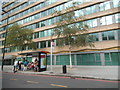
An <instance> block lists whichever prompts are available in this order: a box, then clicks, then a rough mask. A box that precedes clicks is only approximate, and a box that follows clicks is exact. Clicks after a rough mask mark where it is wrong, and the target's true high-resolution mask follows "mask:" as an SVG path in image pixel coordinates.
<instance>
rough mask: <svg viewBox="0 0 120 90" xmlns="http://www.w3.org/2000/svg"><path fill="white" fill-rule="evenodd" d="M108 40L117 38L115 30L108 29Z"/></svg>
mask: <svg viewBox="0 0 120 90" xmlns="http://www.w3.org/2000/svg"><path fill="white" fill-rule="evenodd" d="M108 40H115V37H114V31H108Z"/></svg>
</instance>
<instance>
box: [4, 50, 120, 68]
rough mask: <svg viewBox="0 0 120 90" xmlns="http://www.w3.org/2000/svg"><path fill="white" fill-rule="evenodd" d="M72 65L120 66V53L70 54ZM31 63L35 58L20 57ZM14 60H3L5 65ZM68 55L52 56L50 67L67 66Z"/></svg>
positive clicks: (116, 51) (112, 51)
mask: <svg viewBox="0 0 120 90" xmlns="http://www.w3.org/2000/svg"><path fill="white" fill-rule="evenodd" d="M71 56H72V65H76V66H77V65H78V66H80V65H97V66H108V65H109V66H117V65H120V52H118V50H111V51H94V52H93V51H92V52H77V53H72V55H71ZM21 58H25V59H26V60H28V61H30V62H33V61H34V60H35V59H36V57H32V56H29V57H20V58H17V59H18V60H19V59H21ZM14 60H15V59H9V60H5V63H4V64H5V65H13V63H14ZM50 62H51V60H50V54H48V55H47V65H50V64H51V63H50ZM69 64H70V57H69V53H59V54H53V57H52V65H69Z"/></svg>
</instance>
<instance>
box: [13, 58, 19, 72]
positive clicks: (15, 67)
mask: <svg viewBox="0 0 120 90" xmlns="http://www.w3.org/2000/svg"><path fill="white" fill-rule="evenodd" d="M17 70H18V61H17V60H15V62H14V67H13V71H14V73H15V72H17Z"/></svg>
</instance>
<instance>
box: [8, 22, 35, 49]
mask: <svg viewBox="0 0 120 90" xmlns="http://www.w3.org/2000/svg"><path fill="white" fill-rule="evenodd" d="M7 31H8V33H7V36H6V46H7V47H14V48H17V49H18V50H20V51H22V50H23V49H24V48H25V47H29V48H32V49H36V45H35V43H34V42H33V41H32V35H33V30H32V29H28V28H21V26H20V25H18V24H14V25H13V26H11V27H9V28H8V30H7Z"/></svg>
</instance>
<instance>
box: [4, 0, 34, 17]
mask: <svg viewBox="0 0 120 90" xmlns="http://www.w3.org/2000/svg"><path fill="white" fill-rule="evenodd" d="M19 3H20V2H17V1H16V2H14V3H12V4H10V5H9V6H7V7H5V8H3V9H4V10H5V11H7V10H8V9H10V8H12V7H13V6H15V5H16V4H19ZM33 3H34V2H31V1H29V2H26V3H24V4H22V5H20V6H18V7H16V8H14V9H12V10H10V11H8V13H9V14H13V13H14V12H17V11H19V10H21V9H23V8H25V7H27V6H28V5H31V4H33ZM5 16H7V14H4V15H3V17H5Z"/></svg>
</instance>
